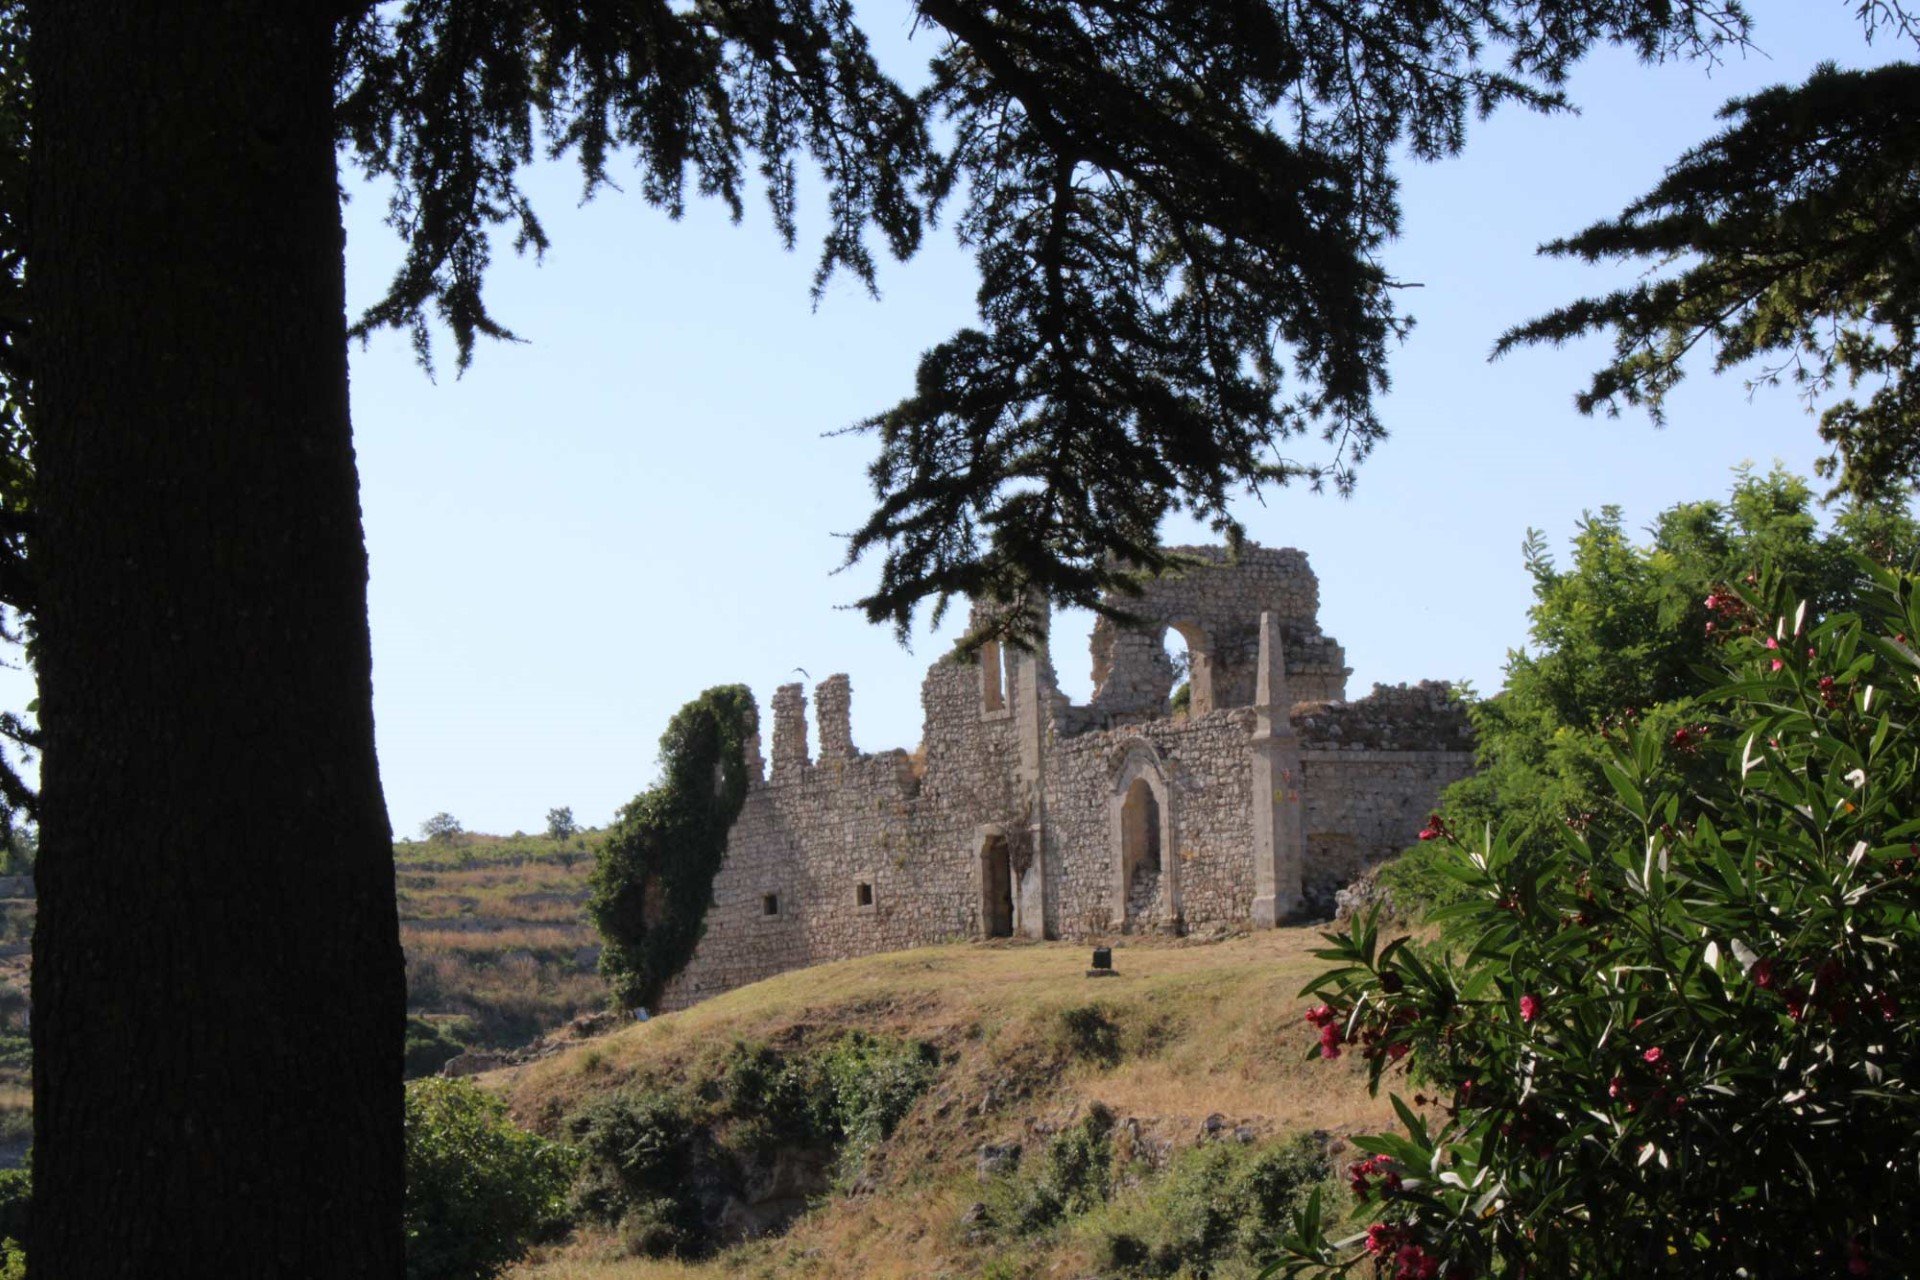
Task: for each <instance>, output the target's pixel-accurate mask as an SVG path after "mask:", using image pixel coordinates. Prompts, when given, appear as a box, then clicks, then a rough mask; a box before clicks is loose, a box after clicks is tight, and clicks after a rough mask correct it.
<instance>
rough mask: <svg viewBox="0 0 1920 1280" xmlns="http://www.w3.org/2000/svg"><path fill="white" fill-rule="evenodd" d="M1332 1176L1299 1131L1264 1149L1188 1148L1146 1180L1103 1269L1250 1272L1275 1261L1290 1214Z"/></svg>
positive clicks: (1115, 1227)
mask: <svg viewBox="0 0 1920 1280" xmlns="http://www.w3.org/2000/svg"><path fill="white" fill-rule="evenodd" d="M1330 1172H1331V1162H1330V1161H1329V1159H1328V1157H1327V1154H1326V1151H1325V1147H1324V1144H1323V1143H1322V1142H1321V1141H1319V1140H1317V1139H1315V1138H1314V1137H1312V1136H1311V1135H1306V1134H1302V1135H1300V1136H1298V1137H1296V1138H1294V1139H1293V1140H1291V1141H1289V1142H1286V1143H1283V1144H1281V1145H1279V1146H1275V1147H1268V1148H1266V1149H1264V1150H1262V1149H1260V1148H1257V1147H1243V1146H1240V1145H1239V1144H1237V1143H1224V1142H1216V1143H1207V1144H1203V1145H1201V1146H1197V1147H1190V1148H1188V1149H1187V1150H1185V1151H1183V1152H1181V1153H1180V1155H1179V1156H1177V1157H1176V1158H1175V1159H1174V1161H1173V1163H1172V1166H1171V1167H1170V1168H1168V1169H1167V1171H1166V1172H1165V1173H1164V1174H1162V1175H1160V1176H1159V1177H1157V1178H1154V1179H1151V1180H1149V1181H1148V1182H1147V1183H1146V1184H1145V1185H1144V1186H1143V1187H1142V1191H1141V1194H1140V1195H1139V1197H1138V1202H1137V1203H1136V1204H1134V1205H1131V1206H1129V1207H1128V1209H1127V1210H1126V1211H1124V1212H1119V1211H1116V1214H1115V1221H1114V1222H1113V1224H1112V1226H1111V1227H1110V1228H1109V1229H1108V1230H1107V1231H1106V1232H1105V1236H1106V1240H1105V1253H1106V1263H1107V1266H1108V1267H1109V1268H1110V1269H1111V1270H1112V1271H1114V1272H1117V1273H1119V1274H1122V1275H1133V1276H1190V1277H1195V1278H1196V1280H1206V1278H1207V1277H1210V1276H1215V1275H1219V1274H1222V1273H1224V1272H1229V1271H1232V1272H1236V1273H1240V1274H1250V1273H1253V1272H1255V1271H1257V1270H1258V1269H1259V1268H1261V1267H1262V1266H1264V1265H1266V1264H1267V1263H1269V1262H1271V1261H1273V1259H1274V1257H1275V1256H1276V1254H1277V1250H1278V1247H1279V1240H1280V1236H1281V1234H1282V1232H1283V1231H1284V1230H1285V1227H1286V1224H1287V1223H1288V1222H1289V1221H1290V1220H1291V1218H1292V1215H1293V1214H1294V1212H1295V1211H1296V1210H1297V1209H1299V1208H1300V1207H1302V1206H1303V1205H1304V1204H1305V1202H1306V1198H1307V1197H1308V1196H1309V1195H1310V1194H1311V1193H1312V1192H1313V1191H1314V1189H1315V1188H1317V1187H1319V1186H1320V1185H1321V1184H1322V1183H1323V1182H1324V1181H1325V1180H1326V1178H1327V1176H1328V1174H1329V1173H1330Z"/></svg>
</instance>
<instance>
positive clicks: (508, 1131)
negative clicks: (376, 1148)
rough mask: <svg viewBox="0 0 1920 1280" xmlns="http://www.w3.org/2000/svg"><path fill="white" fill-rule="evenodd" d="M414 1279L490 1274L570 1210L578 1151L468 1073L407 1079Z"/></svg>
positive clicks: (472, 1278)
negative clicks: (510, 1108)
mask: <svg viewBox="0 0 1920 1280" xmlns="http://www.w3.org/2000/svg"><path fill="white" fill-rule="evenodd" d="M406 1126H407V1135H406V1146H407V1198H406V1234H407V1276H408V1280H488V1278H489V1277H492V1276H496V1275H498V1274H500V1272H501V1271H502V1270H504V1269H505V1268H506V1267H507V1265H508V1264H509V1263H511V1262H512V1261H513V1260H514V1259H515V1258H517V1257H519V1256H520V1254H521V1253H522V1252H523V1251H524V1250H525V1248H526V1246H527V1245H528V1244H529V1243H530V1242H532V1241H533V1240H535V1239H537V1238H539V1237H540V1236H541V1235H542V1234H544V1233H547V1232H550V1231H551V1230H553V1229H554V1228H555V1227H556V1226H557V1225H558V1224H559V1223H560V1222H561V1221H562V1219H563V1214H564V1210H565V1204H566V1189H567V1183H568V1181H569V1180H570V1179H571V1177H572V1174H573V1164H574V1159H573V1155H572V1153H571V1152H569V1151H568V1150H567V1149H566V1148H565V1147H563V1146H560V1145H559V1144H556V1143H552V1142H548V1141H547V1140H545V1139H544V1138H541V1137H539V1136H538V1135H536V1134H531V1133H527V1132H526V1131H524V1130H522V1129H520V1128H518V1127H517V1126H515V1125H514V1123H513V1122H512V1121H511V1120H510V1119H508V1118H507V1109H506V1106H505V1105H504V1104H503V1103H501V1102H500V1100H499V1099H497V1098H494V1097H492V1096H491V1095H489V1094H487V1093H485V1092H483V1091H482V1090H481V1089H480V1088H479V1087H478V1086H476V1085H473V1084H471V1083H469V1082H467V1081H464V1080H417V1081H415V1082H414V1083H412V1084H410V1085H408V1086H407V1095H406Z"/></svg>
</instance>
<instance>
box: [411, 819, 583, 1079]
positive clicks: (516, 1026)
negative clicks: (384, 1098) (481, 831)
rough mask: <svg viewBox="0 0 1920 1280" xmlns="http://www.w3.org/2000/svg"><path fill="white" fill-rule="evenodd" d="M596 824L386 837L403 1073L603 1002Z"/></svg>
mask: <svg viewBox="0 0 1920 1280" xmlns="http://www.w3.org/2000/svg"><path fill="white" fill-rule="evenodd" d="M601 838H602V837H601V833H600V832H598V831H583V832H581V833H580V834H578V835H575V836H571V837H569V838H567V839H564V840H554V839H549V838H548V837H546V836H526V835H514V836H489V835H477V834H472V833H461V834H459V835H456V836H453V837H452V838H451V839H441V840H420V841H404V842H401V843H399V844H396V845H394V847H393V860H394V872H395V880H396V882H397V892H398V898H399V905H400V941H401V944H402V945H403V946H404V947H405V948H406V953H407V1012H408V1013H409V1015H411V1016H412V1018H413V1019H414V1021H413V1022H412V1023H411V1024H410V1026H409V1034H408V1060H409V1074H412V1075H419V1074H424V1073H426V1072H429V1071H433V1070H437V1069H438V1068H439V1066H440V1064H441V1063H442V1062H444V1061H445V1060H446V1059H447V1058H449V1057H451V1056H453V1055H454V1054H456V1053H458V1052H460V1051H461V1049H463V1048H469V1047H470V1048H480V1049H505V1048H515V1047H518V1046H520V1045H524V1044H527V1043H529V1042H531V1041H533V1040H535V1039H537V1038H538V1037H539V1036H540V1035H541V1034H543V1033H545V1032H547V1031H551V1030H552V1029H554V1028H555V1027H558V1026H561V1025H563V1024H564V1023H566V1022H567V1021H568V1020H569V1019H571V1018H573V1017H575V1016H577V1015H578V1014H581V1013H587V1012H598V1011H599V1010H601V1009H602V1008H604V1007H605V1005H606V1000H607V988H606V984H605V983H604V982H602V981H601V979H600V976H599V973H598V972H597V970H596V965H597V964H598V962H599V955H600V938H599V935H598V934H597V933H595V932H594V928H593V925H592V923H591V922H590V921H589V920H588V919H587V915H586V897H587V875H588V873H589V872H590V871H591V870H592V868H593V858H594V852H593V851H594V849H595V848H596V847H597V845H598V843H599V841H600V839H601Z"/></svg>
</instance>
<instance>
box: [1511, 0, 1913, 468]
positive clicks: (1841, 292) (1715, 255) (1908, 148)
mask: <svg viewBox="0 0 1920 1280" xmlns="http://www.w3.org/2000/svg"><path fill="white" fill-rule="evenodd" d="M1861 8H1862V10H1863V11H1864V13H1865V16H1866V17H1867V18H1868V21H1869V23H1870V24H1872V23H1874V22H1875V20H1876V19H1877V20H1878V22H1879V24H1880V25H1881V26H1883V27H1890V28H1891V29H1892V30H1893V31H1894V32H1895V33H1896V34H1898V35H1900V36H1902V37H1904V38H1907V39H1912V40H1914V41H1915V42H1916V43H1920V28H1916V26H1915V24H1914V21H1913V20H1912V19H1910V18H1908V17H1907V16H1906V14H1905V13H1904V12H1903V11H1902V10H1901V8H1900V6H1899V5H1897V4H1883V5H1871V4H1870V5H1863V6H1861ZM1873 29H1874V28H1873V26H1872V25H1870V27H1869V30H1870V31H1871V30H1873ZM1721 116H1722V118H1723V119H1725V120H1727V121H1728V122H1729V124H1728V127H1727V128H1726V129H1725V130H1724V131H1723V132H1721V133H1720V134H1718V135H1717V136H1715V137H1714V138H1712V139H1710V140H1708V141H1707V142H1705V143H1703V144H1702V145H1700V146H1698V147H1696V148H1694V149H1693V150H1691V151H1689V152H1687V153H1686V154H1685V155H1683V156H1681V157H1680V159H1679V160H1678V161H1677V162H1675V163H1674V164H1673V165H1672V167H1670V168H1669V169H1668V171H1667V174H1666V176H1665V177H1664V178H1663V179H1662V180H1661V182H1660V183H1659V185H1658V186H1656V187H1655V188H1654V189H1653V190H1652V191H1650V192H1649V193H1647V194H1646V195H1644V196H1642V197H1640V198H1639V199H1638V200H1636V201H1634V202H1633V203H1632V204H1630V205H1628V206H1627V208H1626V209H1625V210H1624V211H1623V212H1622V213H1621V214H1620V215H1619V216H1618V217H1615V218H1611V219H1608V220H1606V221H1602V222H1597V223H1595V224H1593V225H1592V226H1590V227H1588V228H1587V229H1586V230H1584V231H1582V232H1580V233H1579V234H1577V235H1574V236H1569V237H1567V238H1565V239H1562V240H1555V241H1553V242H1552V243H1550V244H1547V245H1545V246H1543V248H1542V250H1541V252H1543V253H1546V254H1550V255H1553V256H1556V257H1566V258H1578V259H1580V260H1582V261H1585V262H1590V263H1598V262H1607V261H1638V262H1641V263H1644V264H1646V265H1647V266H1648V267H1649V271H1648V272H1647V274H1646V275H1645V276H1644V277H1643V278H1641V279H1640V280H1638V281H1636V282H1635V283H1634V284H1631V285H1628V286H1626V287H1624V288H1620V289H1616V290H1614V291H1613V292H1611V293H1607V294H1605V295H1602V296H1599V297H1590V298H1583V299H1581V300H1579V301H1577V302H1573V303H1569V304H1568V305H1566V306H1564V307H1561V308H1559V309H1557V310H1555V311H1552V312H1549V313H1548V314H1546V315H1544V316H1541V317H1539V318H1537V319H1534V320H1531V321H1529V322H1527V323H1526V324H1523V325H1520V326H1518V327H1516V328H1514V329H1512V330H1510V331H1508V332H1507V333H1506V334H1504V335H1502V337H1501V338H1500V340H1499V342H1498V344H1497V345H1496V347H1495V354H1496V356H1497V355H1501V354H1504V353H1506V352H1508V351H1511V350H1513V349H1515V348H1517V347H1520V346H1526V345H1532V344H1540V343H1548V344H1552V345H1559V344H1561V343H1564V342H1567V341H1570V340H1572V339H1574V338H1577V337H1580V336H1582V335H1585V334H1591V333H1601V332H1607V333H1611V334H1612V335H1613V358H1612V359H1611V360H1610V361H1609V362H1608V363H1607V364H1606V365H1604V366H1603V367H1602V368H1600V369H1599V370H1598V371H1597V372H1596V373H1595V374H1594V375H1593V378H1592V380H1591V381H1590V383H1589V384H1588V386H1587V387H1586V389H1585V390H1583V391H1581V392H1580V393H1579V394H1578V395H1577V396H1576V397H1575V403H1576V405H1577V406H1578V407H1579V409H1580V411H1581V412H1582V413H1589V414H1590V413H1594V412H1596V411H1604V412H1606V413H1607V414H1609V415H1617V414H1618V413H1619V412H1620V410H1621V408H1622V407H1623V406H1638V407H1644V408H1646V409H1647V410H1648V411H1649V412H1650V413H1651V415H1652V417H1653V419H1654V421H1655V422H1656V423H1663V422H1664V421H1665V413H1664V406H1665V401H1666V397H1667V395H1668V394H1669V393H1670V392H1671V391H1672V390H1673V388H1674V387H1675V386H1676V385H1678V383H1679V382H1680V380H1681V379H1682V378H1683V377H1684V376H1685V373H1686V362H1687V357H1688V356H1689V355H1690V353H1692V352H1693V351H1695V350H1696V349H1697V348H1702V347H1704V348H1706V349H1707V350H1709V351H1711V353H1712V355H1711V360H1712V367H1713V369H1714V371H1715V372H1724V371H1727V370H1730V369H1734V368H1737V367H1741V366H1747V367H1749V368H1751V369H1752V370H1754V372H1753V374H1752V376H1751V378H1750V379H1749V381H1748V386H1749V388H1750V389H1752V388H1756V387H1760V386H1777V385H1779V384H1781V383H1783V382H1784V383H1788V384H1790V385H1791V386H1793V387H1794V388H1796V389H1797V390H1798V391H1799V392H1800V394H1801V395H1802V397H1803V398H1804V399H1805V401H1806V403H1807V405H1808V407H1809V409H1810V410H1811V409H1815V408H1818V406H1819V405H1820V403H1822V402H1823V401H1825V400H1826V399H1828V398H1829V393H1836V394H1840V395H1842V398H1841V399H1839V400H1837V401H1835V402H1833V403H1830V404H1828V405H1827V407H1826V408H1824V409H1823V410H1821V412H1820V416H1819V431H1820V436H1821V438H1822V439H1823V440H1825V441H1826V443H1827V444H1828V445H1830V446H1831V449H1832V452H1831V453H1830V454H1829V455H1828V457H1826V458H1825V459H1823V460H1822V463H1821V474H1823V475H1825V476H1827V477H1829V478H1831V479H1833V480H1834V481H1835V488H1836V490H1838V491H1845V492H1849V493H1852V494H1854V495H1856V496H1860V497H1872V496H1875V495H1877V494H1880V493H1884V492H1887V491H1890V490H1892V491H1897V490H1899V489H1901V488H1904V487H1913V486H1916V485H1920V66H1916V65H1914V64H1912V63H1895V64H1892V65H1889V66H1884V67H1879V68H1876V69H1873V70H1867V71H1845V70H1841V69H1839V68H1837V67H1835V66H1833V65H1832V64H1826V65H1823V66H1822V67H1820V68H1819V69H1818V70H1816V71H1815V72H1814V73H1813V75H1812V76H1811V77H1809V78H1808V79H1807V81H1806V82H1805V83H1804V84H1800V85H1797V86H1780V87H1776V88H1772V89H1768V90H1766V91H1765V92H1763V93H1758V94H1754V95H1753V96H1751V97H1747V98H1738V99H1735V100H1734V101H1732V102H1730V103H1728V104H1727V106H1726V107H1725V108H1724V109H1723V110H1722V112H1721Z"/></svg>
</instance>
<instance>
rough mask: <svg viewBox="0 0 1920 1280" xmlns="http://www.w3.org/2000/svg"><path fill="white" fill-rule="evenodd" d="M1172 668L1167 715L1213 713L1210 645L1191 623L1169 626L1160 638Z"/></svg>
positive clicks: (1205, 635) (1205, 637)
mask: <svg viewBox="0 0 1920 1280" xmlns="http://www.w3.org/2000/svg"><path fill="white" fill-rule="evenodd" d="M1161 643H1162V645H1163V646H1164V647H1165V649H1166V654H1167V662H1168V664H1169V665H1170V666H1171V667H1172V668H1173V694H1172V696H1171V697H1170V698H1169V699H1168V705H1167V712H1168V714H1169V715H1173V716H1204V715H1206V714H1207V713H1208V712H1210V711H1212V710H1213V645H1212V641H1211V640H1210V639H1209V638H1208V636H1207V633H1206V631H1204V630H1203V629H1202V628H1201V627H1199V626H1198V625H1196V624H1194V623H1191V622H1175V623H1172V624H1170V625H1169V626H1168V627H1167V629H1166V631H1165V632H1164V633H1163V635H1162V637H1161Z"/></svg>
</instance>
